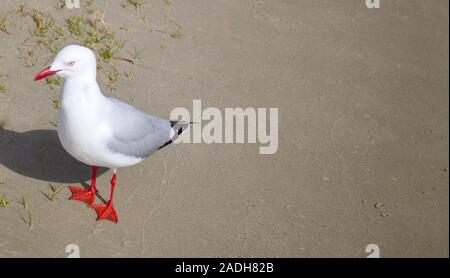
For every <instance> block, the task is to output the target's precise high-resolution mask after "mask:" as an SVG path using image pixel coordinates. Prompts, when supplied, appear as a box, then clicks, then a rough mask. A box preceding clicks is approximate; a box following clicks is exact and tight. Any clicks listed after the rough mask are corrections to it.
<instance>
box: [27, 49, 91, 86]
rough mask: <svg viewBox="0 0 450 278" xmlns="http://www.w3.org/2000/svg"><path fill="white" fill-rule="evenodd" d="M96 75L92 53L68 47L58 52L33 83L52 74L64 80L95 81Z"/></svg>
mask: <svg viewBox="0 0 450 278" xmlns="http://www.w3.org/2000/svg"><path fill="white" fill-rule="evenodd" d="M96 73H97V65H96V60H95V54H94V52H92V50H90V49H89V48H87V47H84V46H80V45H68V46H66V47H64V48H63V49H61V50H60V51H59V52H58V54H57V55H56V57H55V59H54V60H53V63H52V64H51V65H50V66H49V67H47V68H45V69H43V70H42V71H40V72H39V73H38V74H37V75H36V77H35V78H34V81H37V80H41V79H43V78H46V77H49V76H51V75H54V74H56V75H58V76H61V77H62V78H65V79H68V78H74V77H84V76H85V77H88V78H94V80H95V77H96Z"/></svg>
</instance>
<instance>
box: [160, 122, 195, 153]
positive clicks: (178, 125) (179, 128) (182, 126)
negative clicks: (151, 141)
mask: <svg viewBox="0 0 450 278" xmlns="http://www.w3.org/2000/svg"><path fill="white" fill-rule="evenodd" d="M191 124H193V122H175V121H170V127H171V128H175V131H176V133H177V135H175V136H174V137H173V138H172V139H171V140H169V141H167V142H166V143H164V145H162V146H161V147H159V148H158V150H160V149H162V148H164V147H166V146H168V145H170V144H172V143H173V141H175V140H176V139H177V138H178V136H180V135H181V134H182V133H183V132H184V131H185V130H186V129H187V128H188V127H189V126H190V125H191Z"/></svg>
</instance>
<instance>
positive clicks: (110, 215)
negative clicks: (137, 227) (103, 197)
mask: <svg viewBox="0 0 450 278" xmlns="http://www.w3.org/2000/svg"><path fill="white" fill-rule="evenodd" d="M92 208H94V209H95V212H97V220H109V221H113V222H116V223H117V222H118V221H119V218H118V217H117V213H116V210H115V209H114V206H113V204H112V203H110V202H108V203H106V204H101V205H93V206H92Z"/></svg>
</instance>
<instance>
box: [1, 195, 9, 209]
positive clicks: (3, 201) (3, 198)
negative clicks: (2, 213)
mask: <svg viewBox="0 0 450 278" xmlns="http://www.w3.org/2000/svg"><path fill="white" fill-rule="evenodd" d="M8 204H9V201H8V199H7V198H6V195H5V194H2V195H0V207H2V208H8Z"/></svg>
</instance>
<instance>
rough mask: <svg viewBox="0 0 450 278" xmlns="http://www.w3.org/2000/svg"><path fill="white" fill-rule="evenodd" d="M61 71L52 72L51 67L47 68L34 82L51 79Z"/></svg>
mask: <svg viewBox="0 0 450 278" xmlns="http://www.w3.org/2000/svg"><path fill="white" fill-rule="evenodd" d="M59 71H61V70H50V67H46V68H45V69H43V70H41V71H40V72H39V73H38V74H37V75H36V76H35V77H34V81H38V80H41V79H43V78H46V77H49V76H51V75H54V74H56V73H57V72H59Z"/></svg>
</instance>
